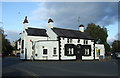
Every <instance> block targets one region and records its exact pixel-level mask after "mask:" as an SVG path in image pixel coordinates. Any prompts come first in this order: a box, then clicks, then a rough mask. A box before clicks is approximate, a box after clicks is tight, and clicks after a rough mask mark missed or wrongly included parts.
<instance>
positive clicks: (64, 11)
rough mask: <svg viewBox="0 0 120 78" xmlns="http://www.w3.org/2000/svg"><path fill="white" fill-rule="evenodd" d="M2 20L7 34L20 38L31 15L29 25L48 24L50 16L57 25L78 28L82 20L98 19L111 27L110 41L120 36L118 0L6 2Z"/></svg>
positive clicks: (10, 36) (42, 26)
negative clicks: (103, 0) (26, 18)
mask: <svg viewBox="0 0 120 78" xmlns="http://www.w3.org/2000/svg"><path fill="white" fill-rule="evenodd" d="M2 13H3V15H2V22H3V25H2V26H3V28H4V29H5V32H6V34H7V35H8V36H7V38H8V39H10V40H11V41H13V40H17V39H18V38H19V37H20V36H19V34H18V33H20V32H21V31H22V30H23V24H22V22H23V20H24V17H25V16H28V20H29V26H32V27H39V28H46V27H47V21H48V18H52V19H53V21H54V23H55V26H56V27H61V28H67V29H76V30H78V26H79V24H83V25H85V26H87V24H88V23H95V24H97V25H100V26H101V27H103V26H105V27H106V28H107V29H108V35H109V37H108V42H109V43H111V42H112V41H113V40H117V38H118V3H117V2H16V3H15V2H5V3H2Z"/></svg>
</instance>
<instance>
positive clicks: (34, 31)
mask: <svg viewBox="0 0 120 78" xmlns="http://www.w3.org/2000/svg"><path fill="white" fill-rule="evenodd" d="M26 31H27V34H28V36H45V37H48V35H47V33H46V30H45V29H38V28H30V27H28V29H26Z"/></svg>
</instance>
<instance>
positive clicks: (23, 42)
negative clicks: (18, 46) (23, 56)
mask: <svg viewBox="0 0 120 78" xmlns="http://www.w3.org/2000/svg"><path fill="white" fill-rule="evenodd" d="M22 49H24V40H22Z"/></svg>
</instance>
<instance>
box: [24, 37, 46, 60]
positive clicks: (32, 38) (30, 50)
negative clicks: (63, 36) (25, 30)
mask: <svg viewBox="0 0 120 78" xmlns="http://www.w3.org/2000/svg"><path fill="white" fill-rule="evenodd" d="M30 40H32V41H33V42H35V41H39V40H47V37H43V36H27V40H26V42H27V44H26V48H27V59H30V58H31V55H32V51H33V49H32V42H30Z"/></svg>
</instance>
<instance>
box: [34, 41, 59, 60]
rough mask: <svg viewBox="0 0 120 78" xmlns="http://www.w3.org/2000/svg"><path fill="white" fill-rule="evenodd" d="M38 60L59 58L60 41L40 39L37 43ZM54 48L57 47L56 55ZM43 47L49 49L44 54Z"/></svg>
mask: <svg viewBox="0 0 120 78" xmlns="http://www.w3.org/2000/svg"><path fill="white" fill-rule="evenodd" d="M35 48H36V54H38V56H36V57H35V59H36V60H59V47H58V41H40V42H37V43H36V46H35ZM53 48H56V55H55V56H54V54H53ZM43 49H47V51H48V53H47V54H43Z"/></svg>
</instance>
